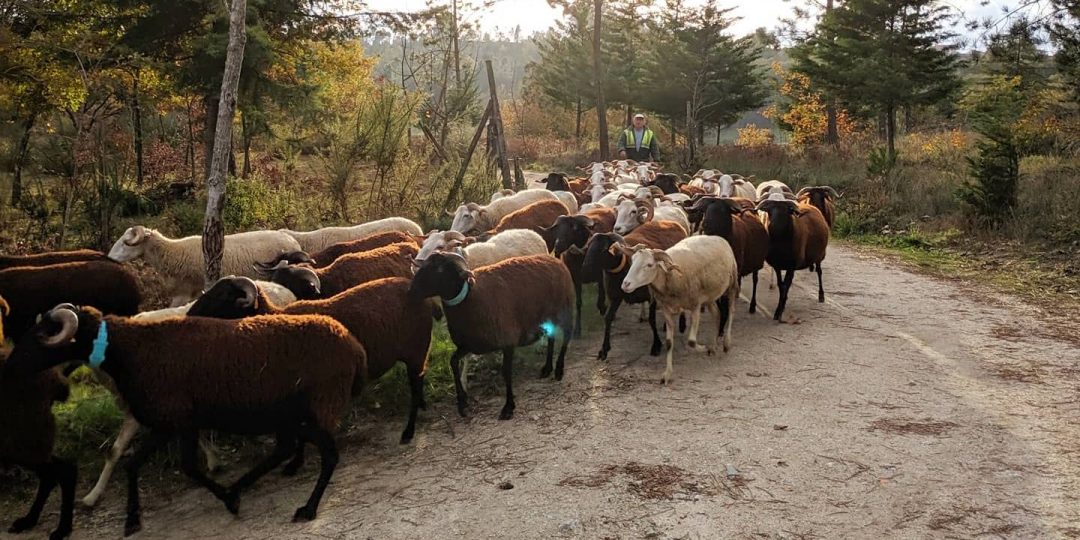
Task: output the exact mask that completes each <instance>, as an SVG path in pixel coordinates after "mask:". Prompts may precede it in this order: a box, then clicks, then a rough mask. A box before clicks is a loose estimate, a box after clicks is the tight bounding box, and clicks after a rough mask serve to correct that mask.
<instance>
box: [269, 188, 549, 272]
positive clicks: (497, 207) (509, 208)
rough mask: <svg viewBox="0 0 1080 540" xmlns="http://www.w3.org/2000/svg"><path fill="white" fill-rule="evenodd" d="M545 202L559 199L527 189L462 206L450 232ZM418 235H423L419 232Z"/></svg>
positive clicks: (490, 223)
mask: <svg viewBox="0 0 1080 540" xmlns="http://www.w3.org/2000/svg"><path fill="white" fill-rule="evenodd" d="M545 200H553V201H558V200H559V198H558V197H557V196H555V194H554V193H552V192H550V191H548V190H546V189H527V190H525V191H519V192H518V193H515V194H513V195H510V196H507V197H502V198H500V199H496V200H495V201H493V202H491V203H490V204H488V205H487V206H480V205H479V204H476V203H466V204H462V205H461V206H459V207H458V208H457V211H456V212H454V214H453V215H454V221H453V223H452V224H451V225H450V230H452V231H458V232H460V233H465V234H469V233H472V232H483V231H487V230H490V229H492V228H494V227H495V225H497V224H498V223H499V220H500V219H502V218H503V217H504V216H506V215H507V214H509V213H511V212H513V211H515V210H520V209H522V208H525V207H526V206H528V205H530V204H532V203H534V202H539V201H545ZM560 202H561V201H560ZM416 234H422V233H420V232H417V233H416ZM267 260H269V259H267Z"/></svg>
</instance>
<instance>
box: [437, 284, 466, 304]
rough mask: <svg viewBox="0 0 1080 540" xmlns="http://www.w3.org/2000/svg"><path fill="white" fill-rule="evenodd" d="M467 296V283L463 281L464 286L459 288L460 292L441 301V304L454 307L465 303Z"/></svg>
mask: <svg viewBox="0 0 1080 540" xmlns="http://www.w3.org/2000/svg"><path fill="white" fill-rule="evenodd" d="M468 295H469V281H468V280H465V284H464V285H462V286H461V292H459V293H457V296H455V297H453V298H449V299H445V300H443V303H444V304H446V305H448V306H450V307H454V306H456V305H458V304H460V303H462V302H464V301H465V297H466V296H468Z"/></svg>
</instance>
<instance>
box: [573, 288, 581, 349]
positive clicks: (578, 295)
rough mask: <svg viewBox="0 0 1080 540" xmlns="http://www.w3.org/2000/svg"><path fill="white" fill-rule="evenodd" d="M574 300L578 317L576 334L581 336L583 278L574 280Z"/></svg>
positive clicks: (575, 322) (575, 328)
mask: <svg viewBox="0 0 1080 540" xmlns="http://www.w3.org/2000/svg"><path fill="white" fill-rule="evenodd" d="M574 301H575V302H576V303H575V308H576V310H577V311H576V312H575V313H577V318H576V319H574V335H575V336H578V337H581V280H580V279H576V280H574Z"/></svg>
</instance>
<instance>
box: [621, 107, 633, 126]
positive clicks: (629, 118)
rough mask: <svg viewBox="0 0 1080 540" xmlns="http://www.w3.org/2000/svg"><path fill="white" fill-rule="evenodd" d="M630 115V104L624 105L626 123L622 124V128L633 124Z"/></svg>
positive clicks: (631, 115)
mask: <svg viewBox="0 0 1080 540" xmlns="http://www.w3.org/2000/svg"><path fill="white" fill-rule="evenodd" d="M632 113H633V111H632V109H631V107H630V104H629V103H627V104H626V122H625V123H624V124H623V125H624V126H629V125H632V124H633V123H634V116H633V114H632Z"/></svg>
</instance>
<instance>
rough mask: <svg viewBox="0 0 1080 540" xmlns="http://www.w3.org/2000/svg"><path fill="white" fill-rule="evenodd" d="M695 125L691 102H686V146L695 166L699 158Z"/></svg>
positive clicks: (691, 162)
mask: <svg viewBox="0 0 1080 540" xmlns="http://www.w3.org/2000/svg"><path fill="white" fill-rule="evenodd" d="M696 131H697V130H696V126H695V125H694V109H693V106H692V105H691V104H690V102H689V101H687V102H686V146H687V148H688V150H689V154H690V164H691V165H693V164H694V163H695V161H696V158H697V133H696Z"/></svg>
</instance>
